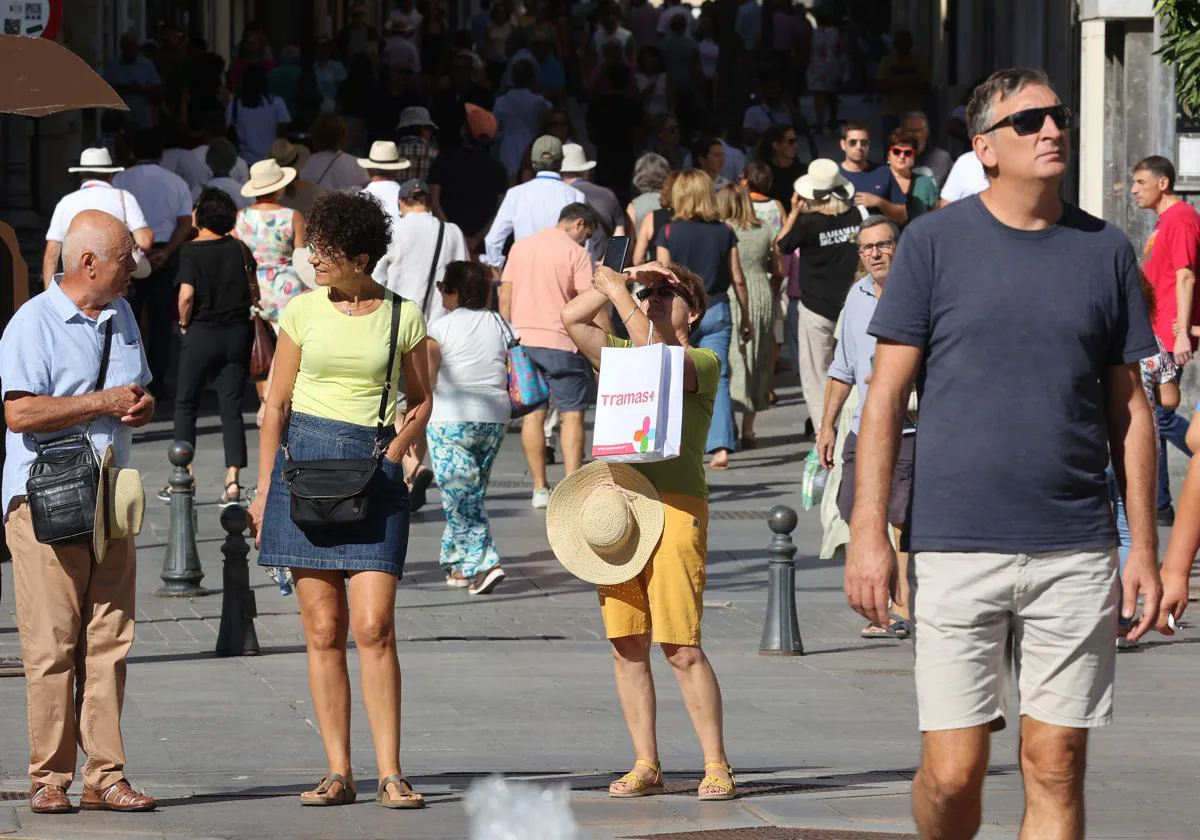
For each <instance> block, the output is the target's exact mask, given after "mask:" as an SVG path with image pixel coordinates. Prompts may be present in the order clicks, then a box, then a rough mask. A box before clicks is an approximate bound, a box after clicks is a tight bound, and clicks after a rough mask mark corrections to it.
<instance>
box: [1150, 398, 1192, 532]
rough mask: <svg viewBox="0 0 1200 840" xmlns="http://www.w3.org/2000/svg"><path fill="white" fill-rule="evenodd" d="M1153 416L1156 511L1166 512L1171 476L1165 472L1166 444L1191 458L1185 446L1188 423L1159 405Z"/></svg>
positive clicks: (1169, 498)
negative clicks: (1156, 493) (1155, 442)
mask: <svg viewBox="0 0 1200 840" xmlns="http://www.w3.org/2000/svg"><path fill="white" fill-rule="evenodd" d="M1154 416H1155V419H1156V420H1158V509H1159V510H1166V509H1167V508H1169V507H1170V506H1171V476H1170V474H1169V473H1168V471H1167V443H1168V442H1170V443H1171V444H1173V445H1174V446H1175V448H1176V449H1178V450H1179V451H1180V452H1182V453H1183V454H1184V455H1186V456H1187V457H1188V458H1191V457H1192V450H1190V449H1188V445H1187V430H1188V422H1187V421H1186V420H1184V419H1183V418H1182V417H1180V416H1179V415H1178V414H1176V413H1175V412H1174V411H1167V410H1166V409H1164V408H1163V407H1162V406H1161V405H1156V406H1155V407H1154Z"/></svg>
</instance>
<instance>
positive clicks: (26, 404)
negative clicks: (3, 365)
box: [4, 385, 141, 434]
mask: <svg viewBox="0 0 1200 840" xmlns="http://www.w3.org/2000/svg"><path fill="white" fill-rule="evenodd" d="M140 397H141V394H140V389H135V388H134V386H132V385H121V386H118V387H115V388H108V389H106V390H104V391H93V392H92V393H90V394H80V395H79V396H78V397H48V396H45V395H42V394H30V393H26V392H24V391H11V392H9V393H8V394H6V395H5V397H4V421H5V423H7V424H8V428H9V429H11V430H12V431H14V432H17V433H19V434H25V433H41V434H45V433H48V432H61V431H62V430H63V429H70V428H71V427H73V426H81V425H83V424H84V423H90V422H91V421H93V420H95V419H96V418H97V417H103V416H104V415H110V416H112V417H124V416H126V415H127V414H128V413H129V410H130V409H131V408H133V406H134V405H136V404H137V401H138V400H139V399H140Z"/></svg>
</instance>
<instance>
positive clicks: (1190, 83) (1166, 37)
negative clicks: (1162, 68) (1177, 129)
mask: <svg viewBox="0 0 1200 840" xmlns="http://www.w3.org/2000/svg"><path fill="white" fill-rule="evenodd" d="M1154 12H1155V14H1157V15H1158V16H1159V18H1160V19H1161V20H1162V27H1163V39H1162V46H1161V47H1160V48H1159V49H1158V55H1159V56H1160V57H1161V58H1162V60H1163V61H1164V62H1165V63H1167V64H1170V65H1172V66H1173V67H1174V68H1175V90H1176V93H1177V94H1178V96H1179V103H1180V105H1181V106H1182V107H1183V109H1184V110H1185V111H1186V112H1187V113H1188V114H1191V115H1195V114H1200V0H1154Z"/></svg>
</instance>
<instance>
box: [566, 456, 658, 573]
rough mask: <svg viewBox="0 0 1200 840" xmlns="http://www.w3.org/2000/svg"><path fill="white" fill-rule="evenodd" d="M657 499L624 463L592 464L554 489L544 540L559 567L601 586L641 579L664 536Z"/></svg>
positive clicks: (642, 478)
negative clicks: (547, 543) (547, 538)
mask: <svg viewBox="0 0 1200 840" xmlns="http://www.w3.org/2000/svg"><path fill="white" fill-rule="evenodd" d="M663 521H664V514H663V505H662V497H660V496H659V495H658V491H657V490H656V489H655V488H654V485H653V484H651V483H650V479H648V478H646V476H644V475H642V474H641V473H640V472H638V471H637V470H635V469H634V468H633V467H631V466H629V465H628V464H611V463H608V462H606V461H593V462H592V463H590V464H588V465H587V466H586V467H584V468H583V469H580V470H576V471H575V472H573V473H572V474H571V475H569V476H567V478H565V479H564V480H563V481H562V483H560V484H559V485H558V486H557V487H555V488H554V493H553V494H552V495H551V496H550V506H549V507H548V508H547V509H546V535H547V537H549V540H550V548H551V549H552V550H553V551H554V556H555V557H557V558H558V562H559V563H562V565H563V568H565V569H566V570H567V571H568V572H570V573H571V574H573V575H574V576H575V577H577V578H579V579H581V580H585V581H587V582H588V583H594V584H598V585H601V586H615V585H617V584H620V583H625V582H626V581H629V580H633V578H635V577H637V576H638V575H639V574H641V572H642V569H644V568H645V567H646V563H647V562H648V561H649V560H650V555H651V554H653V553H654V549H655V548H656V547H657V546H658V541H659V539H660V538H661V537H662V531H663Z"/></svg>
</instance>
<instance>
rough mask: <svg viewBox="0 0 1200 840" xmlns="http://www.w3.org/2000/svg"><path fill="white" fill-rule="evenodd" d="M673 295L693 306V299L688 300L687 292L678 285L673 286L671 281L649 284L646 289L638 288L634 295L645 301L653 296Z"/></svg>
mask: <svg viewBox="0 0 1200 840" xmlns="http://www.w3.org/2000/svg"><path fill="white" fill-rule="evenodd" d="M672 295H673V296H675V297H677V298H679V299H680V300H681V301H683V302H684V303H686V304H687V305H688V306H691V301H690V300H688V296H687V293H686V292H684V291H683V289H681V288H679V287H678V286H673V285H671V284H670V283H663V284H661V285H658V286H647V287H646V288H644V289H638V292H637V294H636V295H634V297H636V298H637V299H638V300H641V301H645V300H649V299H650V298H652V297H671V296H672Z"/></svg>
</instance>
